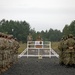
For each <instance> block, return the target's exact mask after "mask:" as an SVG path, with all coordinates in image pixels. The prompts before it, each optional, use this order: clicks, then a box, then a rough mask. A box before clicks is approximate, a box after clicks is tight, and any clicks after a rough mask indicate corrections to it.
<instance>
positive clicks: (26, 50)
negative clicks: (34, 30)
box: [18, 41, 59, 58]
mask: <svg viewBox="0 0 75 75" xmlns="http://www.w3.org/2000/svg"><path fill="white" fill-rule="evenodd" d="M29 42H34V44H29ZM36 42H39V41H27V48H26V49H25V50H24V51H23V52H22V53H21V54H20V55H18V57H19V58H20V57H27V58H28V57H39V56H41V57H49V58H51V57H55V56H56V57H57V58H59V55H58V54H57V53H56V52H55V51H54V50H53V49H52V48H51V42H50V41H45V42H48V43H49V44H44V41H41V42H42V44H36ZM29 45H33V46H34V47H33V48H29ZM36 45H42V48H36ZM43 45H47V46H49V48H44V47H43ZM30 49H33V50H38V55H33V54H32V55H29V53H28V50H30ZM41 49H43V50H44V49H47V50H49V54H48V55H40V50H41ZM26 52H27V54H26V55H25V53H26ZM52 53H53V54H54V55H52Z"/></svg>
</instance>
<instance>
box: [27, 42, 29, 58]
mask: <svg viewBox="0 0 75 75" xmlns="http://www.w3.org/2000/svg"><path fill="white" fill-rule="evenodd" d="M28 48H29V41H27V58H28Z"/></svg>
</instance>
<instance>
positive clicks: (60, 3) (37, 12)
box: [0, 0, 75, 31]
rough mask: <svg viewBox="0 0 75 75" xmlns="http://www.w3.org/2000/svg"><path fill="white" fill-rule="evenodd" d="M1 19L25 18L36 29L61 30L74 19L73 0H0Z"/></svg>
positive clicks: (22, 19)
mask: <svg viewBox="0 0 75 75" xmlns="http://www.w3.org/2000/svg"><path fill="white" fill-rule="evenodd" d="M2 19H6V20H19V21H24V20H25V21H26V22H28V23H29V24H30V26H31V28H32V29H33V28H34V29H35V30H36V31H42V30H44V31H45V30H49V29H50V28H52V29H58V30H61V31H62V30H63V28H64V26H65V25H66V24H68V25H69V24H70V23H71V22H72V21H73V20H75V0H0V20H2Z"/></svg>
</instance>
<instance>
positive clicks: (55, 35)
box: [0, 19, 75, 43]
mask: <svg viewBox="0 0 75 75" xmlns="http://www.w3.org/2000/svg"><path fill="white" fill-rule="evenodd" d="M0 32H3V33H5V34H11V35H13V36H14V38H17V39H18V41H19V42H23V43H26V42H27V36H28V35H29V33H31V34H32V36H33V40H36V37H37V36H38V35H39V34H40V35H41V37H42V39H43V40H44V41H52V42H55V41H60V40H61V38H62V36H64V35H65V36H67V35H68V34H73V35H74V36H75V20H73V21H72V22H71V23H70V25H68V24H65V27H64V28H63V30H62V32H61V31H60V30H57V29H55V30H54V29H52V28H50V29H49V30H46V31H43V30H41V32H36V30H35V29H34V28H33V29H31V26H30V24H29V23H28V22H26V21H14V20H5V19H2V20H0Z"/></svg>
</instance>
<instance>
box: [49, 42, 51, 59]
mask: <svg viewBox="0 0 75 75" xmlns="http://www.w3.org/2000/svg"><path fill="white" fill-rule="evenodd" d="M49 49H50V51H49V57H50V58H51V42H49Z"/></svg>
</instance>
